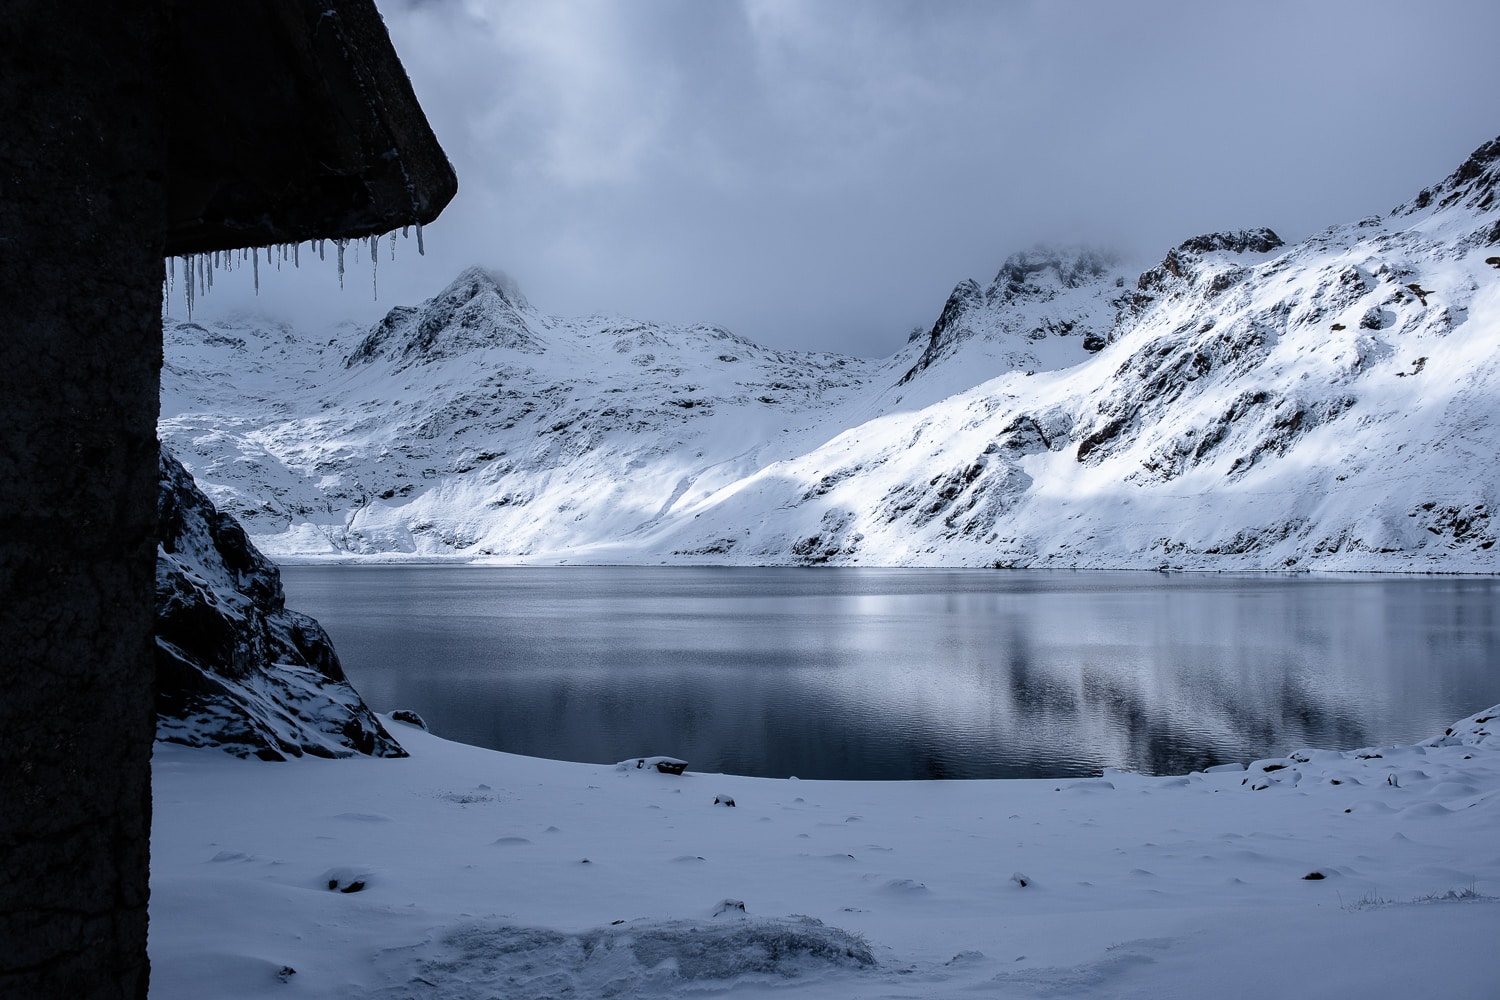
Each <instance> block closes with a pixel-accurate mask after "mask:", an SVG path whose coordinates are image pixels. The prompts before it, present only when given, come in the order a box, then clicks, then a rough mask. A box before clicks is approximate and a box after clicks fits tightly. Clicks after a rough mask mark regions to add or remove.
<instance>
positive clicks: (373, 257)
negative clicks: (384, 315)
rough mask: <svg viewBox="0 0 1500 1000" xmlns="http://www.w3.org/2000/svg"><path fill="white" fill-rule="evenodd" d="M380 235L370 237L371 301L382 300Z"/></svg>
mask: <svg viewBox="0 0 1500 1000" xmlns="http://www.w3.org/2000/svg"><path fill="white" fill-rule="evenodd" d="M379 273H380V236H379V234H376V235H374V236H371V237H370V301H371V302H379V301H380V280H379Z"/></svg>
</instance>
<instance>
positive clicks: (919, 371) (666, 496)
mask: <svg viewBox="0 0 1500 1000" xmlns="http://www.w3.org/2000/svg"><path fill="white" fill-rule="evenodd" d="M1497 176H1500V140H1496V141H1495V142H1492V143H1489V144H1486V145H1485V146H1484V147H1481V148H1480V149H1479V150H1478V151H1476V152H1475V153H1474V155H1473V156H1472V157H1470V158H1469V159H1468V160H1467V161H1466V162H1465V163H1464V164H1463V165H1462V166H1460V168H1459V169H1458V170H1457V171H1455V172H1454V173H1453V174H1452V175H1451V176H1450V177H1448V178H1447V179H1446V180H1444V181H1442V182H1441V183H1439V184H1437V185H1434V186H1433V187H1431V188H1429V189H1427V190H1426V191H1423V192H1422V193H1421V194H1420V195H1418V196H1417V197H1416V198H1415V199H1414V200H1412V201H1411V202H1409V203H1407V204H1405V205H1402V206H1401V207H1399V208H1397V209H1396V210H1394V211H1393V212H1391V213H1390V214H1389V215H1386V216H1383V217H1372V218H1367V219H1363V220H1360V221H1358V222H1354V223H1351V224H1349V225H1344V226H1337V227H1334V228H1332V229H1329V230H1328V231H1326V232H1324V233H1320V234H1318V235H1315V236H1313V237H1311V238H1309V239H1306V240H1304V241H1302V242H1301V243H1299V244H1297V245H1295V246H1287V245H1284V244H1283V243H1282V241H1281V239H1280V238H1279V237H1278V236H1277V235H1276V234H1275V233H1273V232H1272V231H1270V230H1269V229H1250V230H1245V231H1241V232H1235V233H1218V234H1209V235H1205V236H1200V237H1195V238H1193V239H1189V240H1186V241H1184V242H1183V243H1181V244H1179V245H1178V246H1176V247H1174V248H1172V249H1171V250H1169V251H1168V252H1167V253H1166V254H1165V255H1164V257H1163V258H1162V259H1161V262H1160V263H1159V264H1158V265H1156V266H1154V267H1151V268H1149V269H1148V270H1146V271H1145V272H1144V273H1132V272H1130V271H1127V270H1126V269H1125V268H1124V267H1123V265H1122V264H1121V263H1119V262H1118V261H1117V260H1115V259H1114V258H1113V257H1111V256H1110V255H1109V254H1106V253H1103V252H1100V251H1096V250H1086V249H1085V250H1062V249H1038V250H1033V251H1028V252H1025V253H1021V254H1016V255H1014V256H1012V257H1010V258H1009V259H1007V260H1006V262H1005V263H1004V265H1003V266H1002V267H1001V268H1000V270H999V272H998V273H997V275H996V277H995V279H994V280H993V281H991V282H990V284H989V285H988V286H981V285H980V284H979V283H978V282H975V281H965V282H962V283H960V284H959V285H958V286H957V287H956V288H955V290H954V292H953V294H952V295H951V296H950V297H949V299H948V301H947V303H946V304H945V305H944V307H943V308H942V310H941V311H940V315H939V316H938V319H937V321H936V322H935V323H934V325H933V327H932V329H931V330H930V331H929V332H928V333H927V334H926V335H925V336H920V337H914V338H913V340H912V341H911V342H909V343H908V344H907V345H906V346H905V347H904V348H903V349H902V350H901V351H899V352H898V353H897V354H895V355H894V356H893V357H891V358H888V359H886V360H884V361H878V362H877V361H864V360H859V359H854V358H840V357H837V356H833V355H808V354H798V353H794V352H776V351H769V350H766V349H764V348H761V347H758V346H756V345H754V344H751V343H749V342H747V341H745V340H743V339H741V338H738V337H735V336H733V335H732V334H729V333H727V332H725V331H723V330H719V329H717V328H712V327H668V326H660V325H653V324H645V323H634V322H629V321H623V320H618V319H613V318H607V317H589V318H586V319H577V320H565V319H558V318H555V317H549V316H544V315H542V314H540V313H538V312H537V311H536V310H535V309H534V308H533V307H531V306H530V305H529V304H527V303H526V301H525V299H524V298H523V297H522V296H521V295H520V293H519V292H518V291H517V290H516V289H515V288H514V286H513V285H512V284H510V283H509V282H508V281H506V280H503V279H501V278H497V277H495V276H493V275H490V274H488V273H486V272H483V271H479V270H477V269H474V270H470V271H467V272H465V273H464V274H462V275H460V276H459V278H458V279H457V280H456V281H455V282H454V284H453V285H452V286H450V287H449V288H448V289H446V290H445V291H444V292H442V293H441V294H439V295H438V296H436V297H435V298H433V299H432V300H430V301H428V302H427V303H424V304H423V305H422V306H420V307H415V308H401V309H396V310H393V311H392V312H391V314H390V315H389V316H388V317H387V318H386V319H385V320H384V321H382V323H381V324H379V325H377V327H375V328H374V329H373V330H371V331H358V332H355V333H352V334H348V335H343V336H339V337H335V338H334V340H332V341H331V342H330V341H327V340H324V341H322V342H319V343H314V342H312V341H311V340H308V339H306V338H302V337H300V336H298V335H297V334H295V333H293V332H292V331H289V330H282V329H276V330H266V329H261V328H257V327H254V326H244V325H241V326H237V327H231V326H221V327H215V328H212V329H210V328H206V327H202V326H197V325H195V324H169V326H168V330H167V340H168V367H167V372H166V376H165V378H164V393H163V410H162V420H161V433H162V436H163V439H164V440H167V441H169V442H170V443H171V444H172V445H173V447H174V448H175V449H176V450H177V451H178V453H179V454H180V455H181V456H182V458H183V460H184V461H185V462H186V463H187V464H188V466H189V467H190V468H191V469H192V470H193V472H194V474H195V475H196V476H197V477H198V478H199V479H200V481H202V482H203V483H204V484H206V485H205V488H206V489H207V490H208V491H209V492H210V493H211V494H212V495H213V496H214V497H215V498H216V499H217V500H218V501H219V502H220V503H222V504H224V505H225V506H226V507H227V508H228V509H230V510H231V511H233V512H234V513H235V514H237V515H238V516H240V517H242V518H243V519H244V521H245V523H246V524H247V526H248V530H249V531H250V532H251V533H252V535H254V536H255V537H256V538H257V540H258V541H260V542H261V543H262V544H264V545H265V546H266V547H267V549H268V551H270V552H272V553H273V554H275V555H305V556H318V555H343V554H348V553H354V554H369V555H392V556H394V555H405V556H413V555H414V556H454V557H461V558H481V559H498V560H538V559H546V560H557V559H573V560H591V561H597V562H647V561H649V562H659V561H679V562H716V563H738V564H787V563H792V564H797V563H829V564H844V565H854V564H858V565H966V566H1014V567H1090V568H1158V567H1173V568H1194V569H1253V570H1286V569H1311V568H1319V569H1329V570H1386V571H1442V572H1450V571H1451V572H1493V571H1494V570H1495V568H1496V564H1495V552H1494V545H1495V541H1496V531H1497V527H1496V525H1495V524H1493V523H1492V519H1491V512H1492V511H1493V509H1494V505H1495V503H1496V502H1497V500H1500V473H1497V472H1496V471H1495V469H1494V466H1493V461H1492V459H1493V456H1494V455H1495V453H1496V452H1497V450H1500V429H1497V426H1496V417H1497V415H1500V203H1497V199H1496V197H1495V190H1496V187H1497Z"/></svg>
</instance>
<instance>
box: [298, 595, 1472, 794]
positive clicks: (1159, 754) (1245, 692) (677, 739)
mask: <svg viewBox="0 0 1500 1000" xmlns="http://www.w3.org/2000/svg"><path fill="white" fill-rule="evenodd" d="M283 574H284V581H285V585H286V589H287V594H288V604H289V605H290V606H291V607H293V608H296V609H298V610H300V611H304V612H306V613H308V614H311V615H313V616H314V617H316V618H318V619H319V620H320V621H322V622H323V624H324V626H325V627H327V628H328V630H329V632H330V633H331V634H332V636H333V639H334V643H335V645H336V647H337V648H338V651H339V654H340V656H341V657H342V658H343V661H344V666H345V668H346V670H347V671H348V673H349V676H350V679H351V680H352V681H353V682H354V684H355V686H356V687H357V688H358V689H359V690H360V692H361V693H362V694H364V696H365V698H366V700H367V701H369V703H370V704H371V706H372V707H374V708H375V709H377V710H379V711H388V710H390V709H393V708H411V709H415V710H416V711H418V712H420V713H421V714H422V715H423V716H424V717H425V718H426V720H427V722H428V724H429V725H430V726H431V727H432V729H433V730H434V731H435V732H437V733H438V734H440V735H443V736H447V737H449V738H452V739H456V740H461V741H464V742H468V743H475V744H479V745H482V746H488V747H493V748H495V749H498V750H506V751H510V752H513V753H521V754H528V755H532V756H539V757H554V758H561V759H569V760H585V761H597V762H612V761H616V760H621V759H624V758H626V757H631V756H636V755H640V754H670V755H673V756H677V757H684V758H686V759H688V760H689V761H691V766H692V768H693V770H697V771H725V772H729V773H735V774H755V775H769V776H785V775H789V774H796V775H799V776H801V777H805V778H861V779H871V778H881V779H905V778H976V777H1036V776H1048V777H1052V776H1064V775H1081V774H1091V773H1098V771H1099V769H1100V768H1101V767H1122V768H1128V769H1131V770H1137V771H1145V772H1150V773H1157V774H1160V773H1181V772H1183V771H1185V770H1188V769H1192V768H1198V767H1203V766H1206V765H1209V764H1215V763H1223V762H1226V761H1234V760H1242V761H1244V760H1251V759H1254V758H1257V757H1265V756H1272V755H1277V754H1281V753H1285V752H1287V751H1289V750H1292V749H1295V748H1298V747H1326V748H1333V749H1349V748H1353V747H1359V746H1366V745H1371V744H1376V743H1384V742H1394V741H1403V740H1415V739H1420V738H1423V737H1426V736H1429V735H1433V734H1434V733H1438V732H1441V731H1442V730H1443V728H1444V727H1445V726H1446V725H1447V724H1448V723H1450V722H1452V721H1453V720H1454V719H1457V718H1460V717H1462V716H1464V715H1468V714H1469V713H1471V712H1474V711H1478V710H1479V709H1481V708H1484V707H1487V706H1489V705H1491V704H1494V703H1495V702H1497V701H1500V655H1497V654H1500V582H1497V581H1494V580H1488V579H1451V578H1449V579H1430V578H1421V579H1405V578H1369V577H1362V578H1355V579H1334V580H1327V579H1313V580H1309V579H1284V578H1267V577H1224V576H1192V575H1173V576H1163V575H1159V574H1143V573H1070V572H1058V573H1044V572H1035V573H1033V572H1021V573H1007V572H995V571H947V570H866V569H836V570H835V569H815V570H808V569H715V568H704V569H683V568H643V567H602V568H553V569H541V568H524V569H518V568H477V567H449V566H415V567H412V566H358V567H311V566H298V567H290V568H287V569H285V570H283Z"/></svg>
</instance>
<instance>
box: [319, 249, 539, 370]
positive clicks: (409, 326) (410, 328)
mask: <svg viewBox="0 0 1500 1000" xmlns="http://www.w3.org/2000/svg"><path fill="white" fill-rule="evenodd" d="M528 316H532V309H531V304H530V303H529V302H527V301H526V297H525V296H524V295H522V294H521V289H520V287H519V286H517V285H516V283H515V281H513V280H512V279H511V277H510V276H509V275H507V274H505V273H504V272H503V271H492V270H489V269H487V268H483V267H478V266H474V267H468V268H465V269H464V270H463V271H461V272H459V275H458V277H456V278H454V279H453V280H452V281H451V282H449V283H448V287H446V288H444V289H443V290H442V291H441V292H438V293H437V294H436V295H434V296H433V297H432V298H430V299H428V300H427V301H426V302H423V303H422V304H421V305H420V306H396V307H395V308H394V309H392V310H391V311H390V312H388V313H386V315H385V318H384V319H382V320H381V321H380V322H379V323H378V324H376V325H375V327H374V328H373V329H372V330H371V331H370V333H369V335H368V336H366V337H365V339H364V340H363V341H361V342H360V345H359V346H358V347H356V348H355V349H354V351H353V352H352V353H351V354H350V355H349V357H348V359H347V360H346V361H345V362H344V366H345V367H346V368H352V367H354V366H355V365H357V364H362V363H364V362H368V361H373V360H374V359H375V358H377V357H380V356H385V357H389V358H391V359H392V360H394V361H396V362H397V363H398V365H399V366H400V367H405V366H406V365H409V364H425V363H427V362H429V361H436V360H439V359H442V358H446V357H452V356H454V355H456V354H462V353H465V352H467V351H472V350H477V349H480V348H496V347H498V348H508V349H510V350H515V351H520V352H522V353H525V354H540V353H541V352H542V351H543V350H545V345H544V344H543V343H542V341H541V340H540V339H539V338H538V337H537V336H536V335H535V334H534V333H532V331H531V324H530V323H528V321H527V317H528Z"/></svg>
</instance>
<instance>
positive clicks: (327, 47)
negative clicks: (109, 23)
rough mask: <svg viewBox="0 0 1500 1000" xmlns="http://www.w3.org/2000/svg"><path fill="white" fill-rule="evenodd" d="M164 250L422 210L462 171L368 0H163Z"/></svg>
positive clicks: (396, 218) (434, 207)
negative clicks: (452, 163)
mask: <svg viewBox="0 0 1500 1000" xmlns="http://www.w3.org/2000/svg"><path fill="white" fill-rule="evenodd" d="M167 10H168V20H169V28H168V35H169V37H168V45H167V52H168V53H169V61H170V63H171V69H170V73H169V74H168V79H169V86H168V89H167V93H166V94H165V95H164V100H165V103H166V108H165V110H166V113H167V120H166V123H167V157H168V165H167V174H166V189H167V234H166V245H165V248H164V250H163V253H164V254H165V255H168V256H172V255H178V254H191V253H204V252H208V251H212V250H232V249H239V248H242V247H254V246H269V245H273V244H280V243H299V242H302V241H304V240H310V239H354V238H357V237H361V236H371V235H375V234H378V233H384V232H389V231H391V230H393V229H399V228H401V227H403V226H408V225H412V224H420V223H426V222H431V221H432V220H433V219H434V218H436V217H437V214H438V213H439V212H440V211H441V210H442V209H443V207H444V206H445V205H447V204H448V202H449V201H450V200H451V199H452V198H453V195H454V194H455V193H456V192H457V190H458V179H457V178H456V177H455V175H454V173H453V168H452V166H450V165H449V163H448V159H447V157H446V156H445V155H444V154H443V150H442V147H440V146H439V145H438V142H437V139H436V137H435V136H434V135H433V134H432V129H431V127H430V126H429V125H428V124H427V118H426V116H425V115H424V114H423V113H422V109H421V107H420V106H419V105H418V104H417V99H416V95H415V94H414V93H413V92H412V88H411V83H410V81H409V80H408V79H407V76H406V71H405V70H404V69H403V68H402V66H401V62H400V60H399V59H398V58H397V57H396V52H395V49H394V48H393V47H392V46H391V41H390V36H389V35H388V34H387V33H386V30H385V24H384V23H383V22H382V21H381V19H380V14H379V13H378V12H377V11H376V9H375V5H374V3H373V2H372V0H253V2H221V0H167Z"/></svg>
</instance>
